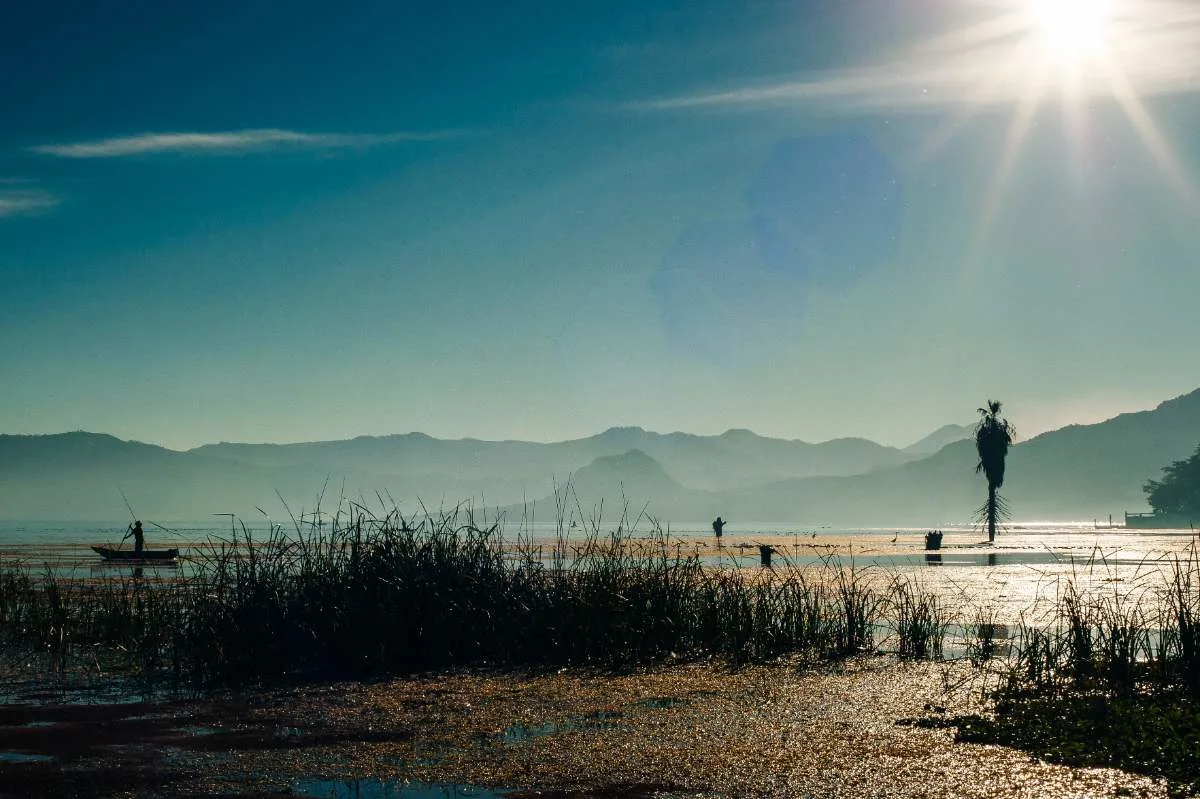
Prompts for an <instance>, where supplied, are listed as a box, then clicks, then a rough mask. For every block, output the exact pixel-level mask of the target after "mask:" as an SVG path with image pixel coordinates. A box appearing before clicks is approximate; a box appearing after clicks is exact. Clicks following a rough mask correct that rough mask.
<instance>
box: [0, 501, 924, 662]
mask: <svg viewBox="0 0 1200 799" xmlns="http://www.w3.org/2000/svg"><path fill="white" fill-rule="evenodd" d="M576 516H577V518H581V519H583V523H582V524H576V525H568V524H566V523H564V522H563V521H561V520H562V519H564V514H561V513H560V524H559V532H558V536H557V538H556V540H554V541H552V542H550V543H549V544H545V543H541V544H538V543H535V542H534V541H533V540H532V539H531V538H529V537H528V536H522V535H521V534H518V535H517V536H516V538H515V539H509V540H506V538H505V535H504V532H503V529H502V527H501V525H500V524H498V523H497V522H495V521H490V522H489V521H488V520H486V519H480V518H478V517H477V516H476V515H475V514H473V513H472V512H471V510H470V509H469V508H464V507H459V508H453V509H450V510H447V511H439V512H436V513H425V514H424V515H423V516H421V517H420V518H411V517H406V516H404V515H402V514H400V513H399V512H398V511H395V510H392V511H390V512H387V513H382V514H380V513H372V512H370V511H368V510H367V509H365V508H364V507H362V506H361V505H356V504H349V503H344V504H343V506H342V509H341V511H340V512H339V513H338V514H335V515H333V516H332V517H328V516H325V517H321V516H317V515H313V516H309V517H307V518H304V517H302V518H301V519H300V520H295V519H294V520H293V525H292V529H290V530H289V529H285V528H284V527H283V526H280V525H276V524H271V525H270V527H269V529H268V530H267V531H266V532H257V533H256V532H255V531H253V530H251V529H250V528H248V527H246V526H244V525H240V524H234V525H233V526H232V527H231V529H230V532H229V535H228V536H222V537H219V538H214V539H212V540H210V541H209V542H208V543H207V544H205V545H203V546H201V547H199V548H196V549H194V550H193V552H192V554H191V556H190V558H191V562H190V564H189V568H188V570H187V574H186V575H180V576H178V577H174V578H169V579H143V578H136V579H135V578H127V579H118V580H88V579H67V578H62V577H60V576H57V575H55V574H54V573H52V572H50V571H46V572H45V573H43V574H40V575H39V574H31V573H30V572H29V571H27V570H23V569H21V568H19V567H10V568H7V569H3V570H0V645H2V647H0V648H2V649H3V650H4V651H7V652H10V653H11V652H22V653H23V652H30V653H35V654H39V655H40V656H41V657H43V658H44V660H43V664H44V667H45V668H46V669H47V670H48V671H50V672H53V673H65V672H66V671H68V670H70V669H84V670H92V671H105V670H109V671H111V670H122V669H123V670H126V671H130V670H131V671H133V672H134V673H136V674H138V675H141V676H142V677H144V678H145V679H146V680H151V679H161V678H164V677H166V678H171V679H174V680H176V681H178V682H180V683H183V684H190V685H197V686H204V685H215V684H224V685H244V684H254V683H258V682H261V681H264V680H273V679H277V678H283V677H294V678H338V677H365V676H376V675H383V674H396V673H412V672H419V671H425V670H430V669H440V668H448V667H462V666H497V667H499V666H504V667H512V666H520V667H534V668H537V667H558V666H568V665H569V666H586V667H598V668H605V669H622V668H627V667H630V666H634V665H639V664H648V663H657V662H664V661H674V660H684V659H697V658H709V657H717V658H722V659H725V660H727V661H728V662H730V663H734V664H740V663H749V662H758V661H763V660H766V659H770V658H776V657H780V656H785V655H788V656H798V657H801V658H804V659H811V660H819V659H829V658H840V657H845V656H849V655H853V654H857V653H861V652H866V651H871V650H872V649H873V648H874V646H875V634H874V631H875V630H876V628H877V627H878V626H879V625H880V622H881V619H880V615H881V613H882V611H883V608H884V603H883V597H882V596H881V594H880V593H879V592H878V591H877V590H876V589H875V588H873V587H872V585H871V584H870V581H868V580H866V579H865V578H864V576H863V574H862V570H856V569H855V568H853V565H852V564H851V565H850V566H849V567H846V568H843V567H842V565H841V564H839V563H836V562H832V561H831V562H829V563H828V564H826V569H825V571H826V572H827V573H826V574H824V575H822V576H819V577H817V578H810V577H809V576H807V575H806V574H805V572H803V571H802V570H800V569H796V568H792V567H790V566H788V565H786V564H785V565H784V566H783V567H782V568H779V569H762V570H748V569H729V568H723V567H719V566H712V565H705V564H703V563H702V562H701V560H700V558H699V556H698V555H696V554H689V553H688V552H686V551H684V550H683V548H682V547H681V546H680V545H679V542H678V541H676V540H672V539H671V537H670V535H669V534H668V533H667V532H665V531H663V530H662V529H661V528H659V527H658V526H657V525H655V524H654V523H653V522H652V521H647V520H646V519H645V518H644V517H639V518H638V519H636V520H635V521H642V522H643V523H646V524H648V525H649V528H648V529H647V530H645V531H638V530H637V529H636V527H637V525H636V524H631V523H630V518H629V514H628V512H627V511H626V512H625V513H623V514H622V515H621V516H620V517H619V519H618V521H617V524H616V527H615V528H614V529H612V530H610V531H605V528H604V526H603V522H602V520H601V516H600V514H599V513H596V514H594V515H593V516H591V517H586V518H585V517H582V516H578V514H577V515H576ZM574 520H575V519H573V521H574ZM914 651H916V650H914Z"/></svg>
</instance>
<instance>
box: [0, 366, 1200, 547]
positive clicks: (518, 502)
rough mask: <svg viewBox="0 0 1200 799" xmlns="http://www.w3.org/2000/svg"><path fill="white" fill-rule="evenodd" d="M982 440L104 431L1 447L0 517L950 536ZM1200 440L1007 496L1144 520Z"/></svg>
mask: <svg viewBox="0 0 1200 799" xmlns="http://www.w3.org/2000/svg"><path fill="white" fill-rule="evenodd" d="M970 432H971V431H970V428H968V427H965V426H962V425H947V426H945V427H943V428H940V429H939V430H937V431H935V432H934V433H932V434H930V435H929V436H927V437H925V438H923V439H921V440H920V441H918V442H915V443H914V444H912V445H910V446H908V447H905V448H894V447H886V446H883V445H880V444H877V443H875V442H872V441H868V440H865V439H858V438H843V439H835V440H833V441H827V442H823V443H818V444H812V443H807V442H804V441H793V440H782V439H774V438H767V437H763V436H758V435H756V434H754V433H752V432H750V431H748V430H730V431H727V432H726V433H723V434H721V435H717V436H698V435H691V434H687V433H669V434H661V433H654V432H650V431H647V430H643V429H641V428H637V427H622V428H612V429H610V430H606V431H604V432H603V433H600V434H597V435H594V436H590V437H587V438H582V439H576V440H571V441H562V442H554V443H534V442H526V441H480V440H476V439H460V440H444V439H437V438H433V437H430V436H427V435H424V434H421V433H408V434H404V435H393V436H382V437H360V438H355V439H349V440H345V441H326V442H311V443H302V444H239V443H220V444H210V445H205V446H201V447H197V448H195V449H192V450H188V451H183V452H180V451H174V450H168V449H164V448H162V447H157V446H153V445H149V444H142V443H137V442H131V441H122V440H120V439H117V438H114V437H112V436H108V435H104V434H98V433H86V432H75V433H63V434H53V435H33V436H30V435H0V519H5V520H44V519H56V520H98V519H116V518H120V517H122V516H124V515H126V514H125V506H124V500H123V499H122V493H124V495H125V496H127V497H128V500H129V502H130V504H131V505H132V506H133V507H134V508H135V509H136V510H137V513H138V514H139V515H142V516H144V517H146V518H157V519H160V520H162V519H175V520H179V519H200V518H204V517H208V516H209V515H210V514H213V513H236V514H238V515H240V516H243V517H244V518H253V517H255V516H257V515H258V511H257V510H256V508H263V509H264V510H270V511H271V512H272V515H273V516H275V517H276V518H278V517H280V516H282V515H283V513H284V511H283V508H282V506H281V503H280V501H279V497H282V498H283V499H285V500H286V502H287V503H288V506H289V507H290V508H291V509H292V510H293V511H298V510H300V509H306V510H312V509H313V507H314V506H315V505H316V504H317V497H318V495H320V494H322V492H323V495H324V498H323V500H322V505H323V507H324V508H326V509H329V508H330V507H331V506H333V505H336V504H337V502H338V499H339V497H342V496H345V497H348V498H352V499H354V501H358V502H365V503H366V504H368V505H374V506H376V507H378V505H379V503H380V502H381V501H383V502H384V503H385V504H389V505H390V503H391V502H392V498H394V500H395V501H397V502H398V503H399V504H400V507H401V508H402V509H406V510H408V511H413V510H415V509H417V508H418V507H419V506H418V504H417V500H418V498H419V499H420V500H421V501H422V502H423V503H424V504H425V505H426V506H428V507H438V506H443V505H453V504H457V503H458V502H460V501H463V500H470V501H472V502H473V503H474V504H475V505H476V506H477V507H479V506H487V507H493V508H495V507H502V508H505V509H506V512H508V513H509V514H512V513H520V512H524V510H525V509H527V508H529V507H534V508H536V513H537V518H538V519H539V520H547V521H549V520H552V519H553V515H554V509H555V498H554V489H555V486H557V487H558V488H559V489H560V491H561V489H562V488H563V487H564V486H566V485H567V484H568V483H569V485H570V487H571V494H570V496H571V503H572V505H576V503H577V506H578V507H579V508H582V509H584V510H585V511H586V510H588V509H590V508H593V507H595V506H596V505H598V504H599V503H600V501H601V500H603V501H604V502H605V507H606V508H612V507H613V506H614V505H621V504H622V503H628V504H629V506H630V507H631V508H633V509H634V510H635V511H637V510H640V509H642V508H643V507H644V508H645V509H646V510H647V512H649V513H651V514H653V515H654V516H655V517H656V518H658V519H660V520H662V521H664V522H668V521H672V520H674V521H677V522H682V521H698V520H699V521H702V520H706V519H709V518H712V517H713V516H716V515H717V514H721V515H723V516H725V517H726V518H728V519H731V520H734V521H735V522H737V521H741V522H746V523H749V522H778V523H794V524H796V525H798V526H809V525H811V526H819V525H826V524H828V525H847V526H849V525H889V526H890V525H907V524H913V525H937V524H952V523H959V522H966V521H969V520H970V519H971V517H972V516H973V514H974V512H975V510H976V509H977V508H978V506H979V505H980V504H981V503H982V501H983V498H984V495H985V485H984V482H983V478H982V477H981V476H979V475H977V474H976V473H975V470H974V466H975V462H976V455H975V451H974V445H973V442H971V441H970V440H969V436H970ZM1197 442H1200V390H1197V391H1194V392H1192V393H1190V394H1186V395H1184V396H1181V397H1177V398H1175V399H1172V400H1168V401H1166V402H1163V403H1162V404H1160V405H1159V406H1158V407H1156V408H1154V409H1153V410H1148V411H1141V412H1136V413H1127V414H1121V415H1120V416H1117V417H1114V418H1112V419H1109V420H1107V421H1104V422H1100V423H1098V424H1090V425H1071V426H1068V427H1065V428H1062V429H1060V430H1054V431H1051V432H1048V433H1043V434H1041V435H1039V436H1036V437H1034V438H1031V439H1029V440H1024V441H1018V443H1017V444H1016V445H1015V446H1014V447H1013V448H1012V450H1011V452H1010V455H1009V461H1008V471H1007V481H1006V483H1005V486H1004V488H1003V490H1002V493H1003V494H1004V496H1005V497H1006V498H1007V499H1008V501H1009V504H1010V506H1011V507H1012V510H1013V513H1014V516H1015V517H1017V518H1020V519H1046V520H1067V519H1091V518H1102V517H1105V516H1106V515H1107V514H1109V513H1112V514H1114V515H1116V516H1119V515H1120V513H1121V511H1123V510H1129V511H1134V510H1144V509H1145V507H1146V506H1145V499H1144V496H1143V494H1142V491H1141V486H1142V484H1143V483H1144V482H1145V481H1146V480H1147V479H1149V478H1151V477H1157V476H1158V475H1159V473H1160V472H1159V470H1160V469H1161V468H1162V467H1163V466H1164V465H1166V464H1167V463H1170V462H1171V461H1173V460H1178V459H1181V458H1184V457H1187V456H1188V455H1190V454H1191V453H1192V452H1193V451H1194V449H1195V447H1196V444H1197Z"/></svg>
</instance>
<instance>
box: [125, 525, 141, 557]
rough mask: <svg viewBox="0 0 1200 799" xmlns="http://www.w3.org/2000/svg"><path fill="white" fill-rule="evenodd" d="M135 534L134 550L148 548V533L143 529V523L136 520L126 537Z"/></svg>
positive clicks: (138, 550)
mask: <svg viewBox="0 0 1200 799" xmlns="http://www.w3.org/2000/svg"><path fill="white" fill-rule="evenodd" d="M129 536H133V551H134V552H141V551H142V550H143V549H145V548H146V534H145V533H144V532H143V531H142V523H141V522H134V523H133V525H132V526H131V527H130V528H129V532H128V533H127V534H126V536H125V537H126V538H128V537H129Z"/></svg>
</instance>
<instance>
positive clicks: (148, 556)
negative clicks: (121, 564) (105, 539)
mask: <svg viewBox="0 0 1200 799" xmlns="http://www.w3.org/2000/svg"><path fill="white" fill-rule="evenodd" d="M92 551H93V552H95V553H96V554H97V555H99V556H100V557H102V558H104V559H105V560H110V561H145V560H160V561H170V560H175V559H176V558H178V557H179V550H178V549H143V550H142V551H141V552H138V551H137V550H135V549H113V548H112V547H92Z"/></svg>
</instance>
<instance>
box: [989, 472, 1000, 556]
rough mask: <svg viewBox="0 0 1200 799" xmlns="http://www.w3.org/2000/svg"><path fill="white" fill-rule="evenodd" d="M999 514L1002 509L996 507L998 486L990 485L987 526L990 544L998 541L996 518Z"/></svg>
mask: <svg viewBox="0 0 1200 799" xmlns="http://www.w3.org/2000/svg"><path fill="white" fill-rule="evenodd" d="M999 513H1000V509H999V507H997V505H996V486H995V484H994V483H988V500H987V526H988V543H989V544H992V543H995V541H996V517H997V516H998V515H999Z"/></svg>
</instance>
